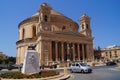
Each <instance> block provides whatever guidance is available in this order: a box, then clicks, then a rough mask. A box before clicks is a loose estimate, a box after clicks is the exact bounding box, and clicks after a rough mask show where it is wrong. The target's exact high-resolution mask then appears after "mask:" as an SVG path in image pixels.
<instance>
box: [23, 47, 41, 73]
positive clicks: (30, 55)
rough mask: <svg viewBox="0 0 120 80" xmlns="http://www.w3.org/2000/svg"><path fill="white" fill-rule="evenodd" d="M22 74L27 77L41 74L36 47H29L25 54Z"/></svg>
mask: <svg viewBox="0 0 120 80" xmlns="http://www.w3.org/2000/svg"><path fill="white" fill-rule="evenodd" d="M22 73H23V74H27V75H31V74H36V73H40V67H39V63H38V53H37V52H36V51H35V45H30V46H28V50H27V51H26V53H25V58H24V62H23V68H22Z"/></svg>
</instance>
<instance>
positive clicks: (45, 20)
mask: <svg viewBox="0 0 120 80" xmlns="http://www.w3.org/2000/svg"><path fill="white" fill-rule="evenodd" d="M51 10H52V8H51V7H50V6H49V5H48V4H47V3H43V4H42V5H41V6H40V8H39V10H38V12H39V26H40V29H41V30H44V31H49V30H50V29H51V25H50V13H51Z"/></svg>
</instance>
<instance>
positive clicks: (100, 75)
mask: <svg viewBox="0 0 120 80" xmlns="http://www.w3.org/2000/svg"><path fill="white" fill-rule="evenodd" d="M70 75H71V77H70V78H69V79H68V80H120V69H118V67H117V66H101V67H93V72H92V73H85V74H83V73H70Z"/></svg>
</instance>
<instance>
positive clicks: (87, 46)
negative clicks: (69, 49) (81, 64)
mask: <svg viewBox="0 0 120 80" xmlns="http://www.w3.org/2000/svg"><path fill="white" fill-rule="evenodd" d="M86 53H87V60H89V44H87V45H86Z"/></svg>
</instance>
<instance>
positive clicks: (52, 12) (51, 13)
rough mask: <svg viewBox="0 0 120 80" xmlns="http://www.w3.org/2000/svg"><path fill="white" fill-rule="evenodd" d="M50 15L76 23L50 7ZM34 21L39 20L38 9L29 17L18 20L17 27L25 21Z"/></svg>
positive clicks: (44, 4)
mask: <svg viewBox="0 0 120 80" xmlns="http://www.w3.org/2000/svg"><path fill="white" fill-rule="evenodd" d="M41 6H48V7H49V5H47V4H46V3H43V4H42V5H41ZM40 8H41V7H40ZM50 8H51V7H50ZM50 15H51V16H54V17H55V18H58V19H60V17H62V18H63V19H65V20H67V22H69V23H74V24H75V25H77V23H76V22H74V21H73V20H72V19H70V18H68V17H66V16H64V15H63V14H62V13H60V12H57V11H55V10H53V9H52V8H51V10H50ZM35 21H36V22H38V21H39V11H38V12H36V13H35V14H33V15H32V16H30V17H29V18H27V19H25V20H23V21H22V22H20V23H19V25H18V27H20V26H21V25H22V24H26V23H29V22H35Z"/></svg>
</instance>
